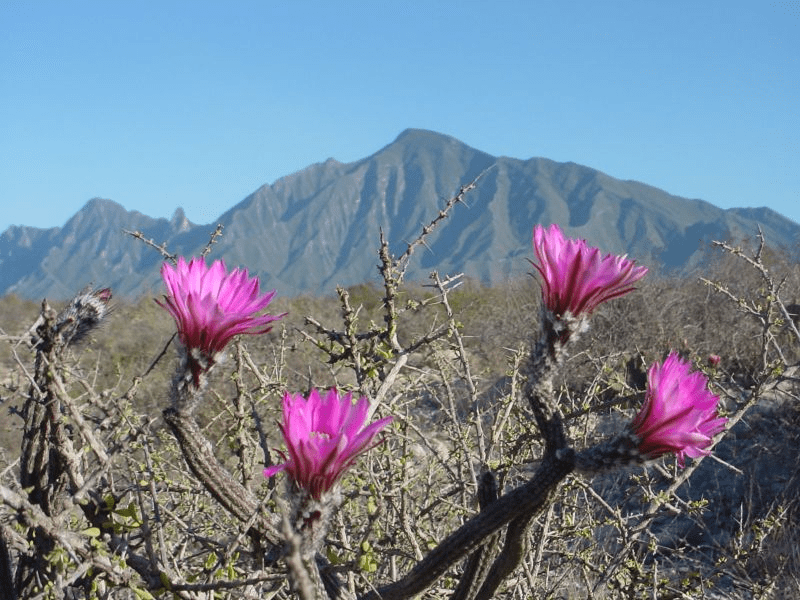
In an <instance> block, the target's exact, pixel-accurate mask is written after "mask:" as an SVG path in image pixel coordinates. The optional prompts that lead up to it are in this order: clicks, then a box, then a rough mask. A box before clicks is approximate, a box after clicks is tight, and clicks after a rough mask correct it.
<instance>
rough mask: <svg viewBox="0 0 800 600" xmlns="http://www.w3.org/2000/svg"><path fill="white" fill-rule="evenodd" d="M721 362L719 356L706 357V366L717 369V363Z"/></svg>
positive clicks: (710, 355)
mask: <svg viewBox="0 0 800 600" xmlns="http://www.w3.org/2000/svg"><path fill="white" fill-rule="evenodd" d="M721 360H722V358H720V355H719V354H709V355H708V366H709V367H713V368H715V369H716V368H717V367H718V366H719V362H720V361H721Z"/></svg>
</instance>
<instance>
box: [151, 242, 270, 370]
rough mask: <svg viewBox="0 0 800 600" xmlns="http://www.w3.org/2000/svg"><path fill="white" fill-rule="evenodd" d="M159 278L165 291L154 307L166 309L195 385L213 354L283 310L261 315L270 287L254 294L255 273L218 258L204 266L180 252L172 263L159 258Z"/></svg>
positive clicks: (256, 287)
mask: <svg viewBox="0 0 800 600" xmlns="http://www.w3.org/2000/svg"><path fill="white" fill-rule="evenodd" d="M161 277H163V279H164V283H165V284H166V286H167V292H168V295H166V296H164V302H163V303H162V302H159V301H158V300H156V302H157V303H158V305H159V306H161V307H162V308H165V309H166V310H168V311H169V312H170V314H171V315H172V317H173V318H174V319H175V324H176V325H177V327H178V335H179V336H180V339H181V342H183V345H184V346H185V347H186V349H187V350H188V354H189V361H190V366H191V369H192V375H193V377H194V382H195V385H197V384H198V380H199V376H200V373H201V372H202V371H204V370H207V369H208V368H209V367H210V366H211V364H213V363H214V360H215V355H216V354H217V353H218V352H220V351H221V350H222V349H223V348H225V346H226V345H227V344H228V342H230V341H231V338H233V337H234V336H236V335H239V334H240V333H248V334H256V333H266V332H268V331H269V330H270V329H271V328H272V326H271V325H270V323H271V322H272V321H275V320H277V319H280V318H281V317H283V316H284V315H277V316H275V315H261V316H256V313H258V312H259V311H261V310H263V309H264V308H266V307H267V305H268V304H269V303H270V301H271V300H272V297H273V296H274V295H275V291H274V290H273V291H271V292H268V293H266V294H264V295H263V296H261V295H260V293H259V282H258V278H256V277H253V278H249V276H248V273H247V269H244V270H242V269H234V270H233V271H231V272H230V273H228V272H227V270H226V268H225V262H224V261H222V260H217V261H214V263H213V264H212V265H211V266H210V267H207V266H206V263H205V260H204V259H203V258H193V259H192V260H190V261H189V262H188V263H187V262H186V260H184V258H183V257H180V258H179V259H178V264H177V265H176V266H174V267H173V266H172V265H170V264H168V263H164V264H163V265H162V267H161Z"/></svg>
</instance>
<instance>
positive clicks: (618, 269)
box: [533, 223, 647, 317]
mask: <svg viewBox="0 0 800 600" xmlns="http://www.w3.org/2000/svg"><path fill="white" fill-rule="evenodd" d="M533 249H534V251H535V252H536V256H537V258H538V259H539V264H536V263H533V266H534V267H536V269H537V270H538V271H539V273H540V274H541V275H542V280H543V282H542V300H543V301H544V303H545V306H547V308H548V309H550V311H551V312H552V313H553V314H554V315H556V316H558V317H561V316H564V315H565V314H567V313H570V314H572V316H574V317H577V316H578V315H580V314H582V313H586V314H590V313H591V312H592V311H593V310H594V309H595V308H597V306H598V305H599V304H600V303H602V302H605V301H606V300H610V299H611V298H616V297H618V296H623V295H624V294H627V293H628V292H630V291H631V290H633V289H634V288H633V286H632V284H633V283H634V282H636V281H638V280H639V279H641V278H642V277H644V276H645V274H646V273H647V268H646V267H637V266H636V265H635V263H634V261H632V260H628V259H627V258H626V257H625V256H614V255H612V254H607V255H606V256H601V255H600V250H599V249H598V248H592V247H590V246H589V245H588V244H587V243H586V241H585V240H573V239H567V238H565V237H564V234H563V233H561V229H560V228H559V227H558V225H556V224H555V223H554V224H552V225H550V227H548V228H546V229H545V228H544V227H542V226H541V225H537V226H536V227H534V229H533Z"/></svg>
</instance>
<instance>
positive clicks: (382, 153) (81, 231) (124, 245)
mask: <svg viewBox="0 0 800 600" xmlns="http://www.w3.org/2000/svg"><path fill="white" fill-rule="evenodd" d="M479 175H481V178H480V181H479V182H478V185H477V187H476V189H475V190H473V191H471V192H470V193H469V194H467V196H466V197H465V199H464V200H465V201H464V203H463V205H461V204H459V205H457V206H455V207H454V208H453V210H452V211H451V214H450V216H449V217H448V219H446V220H444V221H443V222H442V223H441V224H440V226H439V227H437V229H436V231H434V232H433V233H432V234H431V235H430V236H429V238H428V239H427V240H426V241H427V246H426V248H424V249H423V250H421V251H420V252H418V254H417V256H416V257H415V261H413V263H412V265H411V266H410V267H409V271H408V274H407V277H408V278H410V279H416V280H420V281H422V280H427V276H428V274H429V272H430V271H431V270H434V269H435V270H438V271H440V272H441V273H454V272H462V271H463V272H465V273H466V274H467V275H468V276H470V277H473V278H476V279H479V280H481V281H483V282H485V283H487V284H496V283H500V282H502V281H505V280H507V279H508V278H512V277H516V276H518V275H521V274H523V273H525V272H527V271H529V270H530V267H529V263H528V262H527V260H525V259H526V258H528V257H531V256H532V251H531V245H530V238H531V231H532V228H533V225H535V224H536V223H542V224H549V223H553V222H556V223H559V225H561V226H562V228H563V229H564V231H565V233H566V234H567V235H569V236H573V237H581V238H584V239H587V240H588V241H589V242H590V243H591V244H593V245H596V246H599V247H600V248H601V249H602V250H603V251H604V252H614V253H626V254H628V255H629V256H631V257H632V258H635V259H637V260H638V261H639V262H640V263H644V264H656V263H661V264H663V266H664V267H665V268H667V269H683V270H685V269H689V268H691V267H692V266H694V265H696V264H697V262H698V261H699V260H700V257H701V253H700V252H699V248H700V246H701V245H702V244H703V243H707V242H708V241H710V240H711V239H740V238H742V237H752V236H753V235H754V234H755V233H756V232H757V228H758V226H761V227H762V228H763V230H764V233H765V235H766V237H767V240H768V241H769V242H770V243H771V244H772V245H774V246H783V247H792V246H793V245H794V244H795V243H796V241H797V240H798V239H800V225H797V224H796V223H794V222H792V221H790V220H789V219H786V218H785V217H782V216H781V215H779V214H778V213H776V212H774V211H772V210H770V209H767V208H737V209H728V210H723V209H721V208H718V207H716V206H713V205H712V204H710V203H708V202H706V201H704V200H700V199H688V198H682V197H679V196H674V195H671V194H669V193H667V192H665V191H663V190H660V189H658V188H655V187H653V186H650V185H648V184H645V183H641V182H637V181H632V180H627V181H626V180H620V179H615V178H613V177H611V176H609V175H607V174H605V173H602V172H600V171H597V170H595V169H592V168H590V167H587V166H584V165H579V164H576V163H559V162H556V161H553V160H550V159H547V158H541V157H534V158H529V159H518V158H511V157H495V156H492V155H490V154H487V153H485V152H482V151H480V150H477V149H475V148H472V147H470V146H468V145H466V144H464V143H462V142H460V141H459V140H457V139H455V138H453V137H450V136H447V135H443V134H439V133H436V132H432V131H427V130H421V129H407V130H405V131H403V132H401V133H400V135H398V136H397V138H396V139H395V140H394V141H393V142H391V143H389V144H387V145H386V146H384V147H382V148H381V149H379V150H378V151H376V152H375V153H373V154H372V155H370V156H368V157H365V158H363V159H360V160H356V161H353V162H350V163H342V162H339V161H337V160H336V159H333V158H329V159H327V160H325V161H323V162H318V163H314V164H312V165H309V166H308V167H306V168H304V169H301V170H299V171H297V172H295V173H291V174H289V175H286V176H284V177H281V178H279V179H277V180H275V181H274V182H273V183H271V184H265V185H262V186H261V187H259V188H258V189H257V190H255V191H254V192H253V193H252V194H250V195H248V196H247V197H245V198H244V199H242V200H241V201H240V202H238V203H236V204H235V205H234V206H232V207H230V208H229V209H227V210H225V211H224V212H222V214H221V215H220V217H219V219H217V220H215V221H214V223H213V224H207V225H198V224H195V223H192V222H191V221H189V220H188V219H187V218H186V215H185V213H184V211H183V209H182V208H177V209H176V210H175V212H174V214H173V216H172V217H171V218H170V219H164V218H159V219H156V218H152V217H149V216H147V215H144V214H142V213H140V212H138V211H135V210H134V211H127V210H126V209H125V208H123V207H122V206H120V205H119V204H117V203H115V202H113V201H112V200H107V199H100V198H94V199H91V200H89V201H88V202H87V203H86V205H85V206H84V207H83V208H82V209H81V210H79V211H78V212H77V213H76V214H75V215H73V217H72V218H70V219H69V220H68V221H67V223H66V224H65V225H64V226H63V227H56V228H50V229H37V228H35V227H25V226H13V227H10V228H8V229H7V230H6V231H4V232H3V233H2V234H0V294H5V293H14V294H17V295H19V296H22V297H26V298H41V297H44V296H46V297H49V298H52V299H57V298H65V297H67V296H69V295H70V294H72V293H74V292H75V291H76V290H77V289H81V288H82V287H83V286H85V285H88V284H94V285H98V286H110V287H112V288H113V289H114V290H115V292H116V293H117V294H118V295H121V296H125V297H136V296H139V295H141V294H145V293H150V292H151V291H152V290H154V289H160V278H159V265H160V264H161V257H160V255H159V254H158V253H157V252H155V251H154V250H153V249H152V248H149V247H147V246H146V245H145V244H142V243H141V242H140V241H137V240H134V239H133V238H131V237H130V236H127V235H125V234H124V233H123V230H129V231H133V230H138V231H141V232H142V234H143V235H144V236H145V237H146V238H148V239H153V240H154V241H155V242H156V243H157V244H160V243H162V242H164V243H166V244H167V248H168V249H169V251H170V252H174V253H177V254H183V255H187V256H188V255H192V254H198V253H199V252H200V251H201V250H202V248H203V247H204V245H205V244H206V243H207V242H208V240H209V236H210V234H211V232H212V231H213V230H214V228H215V226H216V224H217V223H221V224H222V225H223V226H224V231H223V236H222V237H221V238H220V239H219V240H218V241H217V243H216V244H215V245H214V248H213V252H212V254H211V257H212V258H218V257H222V258H224V259H225V260H226V262H227V263H228V264H229V265H231V266H234V265H241V266H245V267H247V268H248V269H249V270H250V272H251V273H254V274H258V275H259V277H260V278H261V281H262V286H263V287H264V288H266V289H272V288H277V289H278V290H279V292H280V293H281V294H283V295H295V294H301V293H310V294H322V293H332V292H333V289H334V287H335V285H337V284H339V285H345V286H347V285H353V284H357V283H363V282H367V281H375V278H376V276H377V271H376V268H375V267H376V265H377V263H378V257H377V254H376V250H377V247H378V236H379V231H381V230H382V231H383V232H384V234H385V235H386V238H387V240H388V241H389V244H390V250H391V251H392V252H393V253H394V254H399V253H401V252H402V251H404V250H405V245H406V244H407V243H408V242H410V241H411V240H413V239H415V238H416V237H417V236H418V235H419V232H420V231H421V227H422V225H424V224H426V223H429V222H430V221H431V220H432V219H433V218H435V217H436V215H437V214H438V212H439V210H440V209H441V206H442V205H443V204H444V202H445V201H446V200H447V199H448V198H450V197H452V196H453V195H454V194H455V193H457V191H458V189H459V188H460V187H461V186H462V185H465V184H468V183H469V182H471V181H472V180H474V179H475V178H476V177H478V176H479Z"/></svg>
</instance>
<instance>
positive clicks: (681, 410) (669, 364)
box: [632, 352, 728, 467]
mask: <svg viewBox="0 0 800 600" xmlns="http://www.w3.org/2000/svg"><path fill="white" fill-rule="evenodd" d="M690 371H691V364H690V363H689V362H687V361H683V360H681V358H680V357H679V356H678V354H677V353H675V352H673V353H671V354H670V355H669V356H668V357H667V359H666V360H665V361H664V362H663V363H662V364H660V363H655V364H654V365H653V366H651V367H650V370H649V371H648V373H647V393H646V395H645V401H644V404H643V405H642V409H641V410H640V411H639V414H638V415H636V418H634V420H633V424H632V426H633V431H634V433H635V434H636V436H637V437H638V438H639V440H640V443H639V452H641V453H642V455H644V456H647V457H649V458H656V457H658V456H661V455H662V454H666V453H667V452H674V453H675V455H676V456H677V457H678V464H679V465H680V466H681V467H683V466H684V464H685V457H686V456H689V457H691V458H697V457H699V456H705V455H707V454H708V453H709V451H708V450H707V448H708V447H709V446H711V443H712V438H713V437H714V436H715V435H716V434H718V433H719V432H720V431H722V430H723V429H724V428H725V423H726V422H727V420H728V419H727V418H725V417H719V416H718V415H717V405H718V404H719V396H716V395H714V394H712V393H711V392H710V391H709V390H708V387H707V384H708V380H707V379H706V377H705V375H703V374H702V373H701V372H699V371H695V372H694V373H691V372H690Z"/></svg>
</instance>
